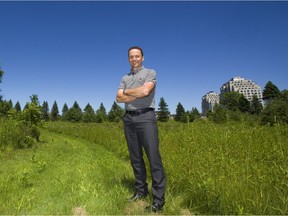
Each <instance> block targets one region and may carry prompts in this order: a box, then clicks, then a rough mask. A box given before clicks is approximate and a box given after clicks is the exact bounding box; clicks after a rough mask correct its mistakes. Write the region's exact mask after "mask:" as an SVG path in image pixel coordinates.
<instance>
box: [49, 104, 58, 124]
mask: <svg viewBox="0 0 288 216" xmlns="http://www.w3.org/2000/svg"><path fill="white" fill-rule="evenodd" d="M50 115H51V120H52V121H57V120H58V117H59V109H58V105H57V102H56V101H54V103H53V106H52V109H51V114H50Z"/></svg>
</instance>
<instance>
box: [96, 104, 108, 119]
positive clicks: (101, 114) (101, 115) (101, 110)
mask: <svg viewBox="0 0 288 216" xmlns="http://www.w3.org/2000/svg"><path fill="white" fill-rule="evenodd" d="M104 121H107V113H106V109H105V107H104V105H103V103H101V104H100V107H99V109H98V110H96V122H97V123H102V122H104Z"/></svg>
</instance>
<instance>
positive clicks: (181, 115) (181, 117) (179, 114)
mask: <svg viewBox="0 0 288 216" xmlns="http://www.w3.org/2000/svg"><path fill="white" fill-rule="evenodd" d="M174 120H175V121H178V122H186V121H187V120H186V112H185V109H184V107H183V106H182V104H181V103H180V102H179V103H178V105H177V107H176V114H175V117H174Z"/></svg>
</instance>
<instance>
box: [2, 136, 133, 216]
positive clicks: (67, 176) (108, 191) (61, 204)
mask: <svg viewBox="0 0 288 216" xmlns="http://www.w3.org/2000/svg"><path fill="white" fill-rule="evenodd" d="M0 163H1V167H0V194H1V196H0V215H47V214H48V215H59V214H60V215H71V214H82V215H83V214H84V215H86V214H89V215H99V214H101V215H103V214H108V215H113V214H123V209H125V199H126V197H127V195H128V194H129V195H130V194H131V193H132V192H133V191H132V190H131V187H130V184H129V181H130V182H131V180H132V179H133V175H132V172H131V170H130V166H129V165H128V164H126V163H123V162H122V161H121V160H119V159H118V158H117V157H115V156H114V155H113V154H112V153H111V152H109V151H107V150H105V149H104V148H103V147H101V146H100V145H97V144H95V143H91V142H89V141H87V140H83V139H82V140H76V139H73V138H69V137H67V136H61V135H57V134H55V133H51V132H48V131H42V135H41V143H39V144H38V146H37V147H35V148H34V149H24V150H17V151H9V152H5V153H2V154H1V155H0Z"/></svg>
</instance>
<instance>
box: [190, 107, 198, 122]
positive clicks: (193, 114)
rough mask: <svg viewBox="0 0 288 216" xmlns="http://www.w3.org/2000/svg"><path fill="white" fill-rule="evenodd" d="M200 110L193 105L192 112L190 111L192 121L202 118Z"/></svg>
mask: <svg viewBox="0 0 288 216" xmlns="http://www.w3.org/2000/svg"><path fill="white" fill-rule="evenodd" d="M200 116H201V115H200V112H199V111H198V109H197V108H196V107H192V110H191V112H190V113H189V120H190V122H193V121H195V120H196V119H198V118H200Z"/></svg>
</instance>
